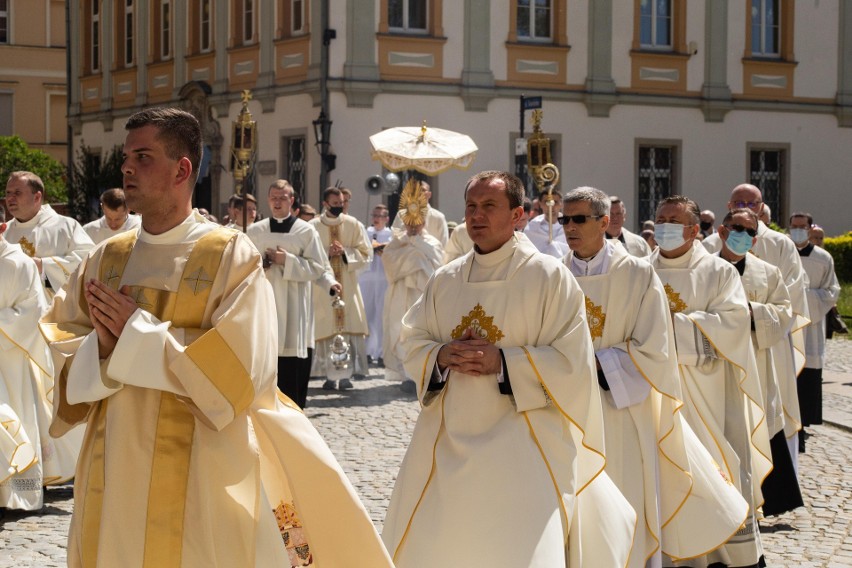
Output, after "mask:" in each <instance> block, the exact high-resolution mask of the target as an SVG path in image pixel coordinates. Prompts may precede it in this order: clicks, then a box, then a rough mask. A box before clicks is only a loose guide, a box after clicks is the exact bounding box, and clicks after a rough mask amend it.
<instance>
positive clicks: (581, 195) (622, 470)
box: [560, 187, 748, 568]
mask: <svg viewBox="0 0 852 568" xmlns="http://www.w3.org/2000/svg"><path fill="white" fill-rule="evenodd" d="M609 208H610V199H609V196H607V195H606V194H605V193H604V192H602V191H600V190H598V189H594V188H590V187H580V188H577V189H574V190H572V191H570V192H568V193H567V194H566V195H565V200H564V203H563V215H562V217H561V218H560V221H561V222H562V223H563V227H564V232H565V237H566V239H567V241H568V246H569V247H571V252H570V253H569V254H568V255H567V256H566V257H565V265H566V266H567V267H568V269H569V270H570V271H571V273H572V274H573V275H574V277H575V278H576V279H577V283H578V284H579V285H580V287H581V288H582V290H583V293H584V295H585V304H586V321H587V323H588V327H589V333H590V335H591V338H592V343H593V345H594V349H595V359H596V364H597V366H598V383H599V385H600V387H601V389H602V392H601V399H602V406H603V415H604V433H605V441H606V472H607V473H608V474H609V477H610V478H611V479H612V480H613V481H614V482H615V484H616V486H617V487H618V488H619V489H620V490H621V492H622V493H623V494H624V496H625V497H626V498H627V499H628V501H630V504H631V505H632V506H633V508H634V509H635V510H636V511H637V512H638V513H639V516H640V522H639V523H637V526H636V538H635V539H634V545H633V550H632V553H631V557H630V562H629V564H628V566H631V567H635V568H642V567H644V566H648V567H653V566H661V565H662V559H663V556H662V553H663V552H665V553H666V555H668V556H669V557H672V558H675V559H677V560H685V559H689V558H692V557H695V556H700V555H703V554H705V553H706V552H707V551H709V550H713V549H715V548H717V547H718V546H719V545H720V544H722V543H724V542H725V541H727V540H728V538H730V536H731V535H732V534H733V533H734V532H736V531H737V529H739V527H740V525H742V523H743V522H744V521H745V519H746V514H747V511H748V505H747V503H746V502H745V500H744V499H743V498H742V496H740V494H739V492H738V491H736V489H734V488H733V487H730V486H729V485H727V484H726V483H725V480H724V479H723V478H722V476H720V475H719V474H718V469H717V468H716V467H715V465H714V464H713V460H712V458H711V457H710V454H709V453H707V452H706V450H704V448H703V446H701V444H700V443H693V444H690V442H693V441H694V440H695V438H694V434H693V433H692V432H691V429H689V427H688V426H686V425H685V424H684V421H683V418H682V416H681V413H680V408H681V406H682V405H683V403H682V402H681V401H682V394H681V388H680V377H679V375H678V369H677V356H676V353H675V347H674V337H673V334H672V324H671V319H670V317H669V314H668V301H667V299H666V294H665V291H664V290H663V286H662V284H661V283H660V281H659V279H658V278H657V276H656V274H655V273H654V269H653V268H652V267H651V265H650V264H648V263H647V262H646V261H645V260H644V259H643V260H639V259H638V258H636V257H635V256H633V255H630V254H629V253H628V252H627V251H626V250H625V249H624V247H622V246H620V245H618V244H617V243H614V242H613V241H612V240H611V239H606V238H605V235H606V228H607V225H608V223H609V216H608V214H609ZM685 429H686V430H688V431H687V432H684V430H685Z"/></svg>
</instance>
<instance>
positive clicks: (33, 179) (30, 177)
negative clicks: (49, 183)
mask: <svg viewBox="0 0 852 568" xmlns="http://www.w3.org/2000/svg"><path fill="white" fill-rule="evenodd" d="M13 179H22V180H24V181H25V182H27V185H28V186H29V188H30V190H32V192H33V193H38V192H41V193H42V194H44V182H43V181H41V178H40V177H38V174H34V173H33V172H27V171H23V170H21V171H17V172H12V173H11V174H9V179H7V180H6V183H7V184H8V183H9V182H10V181H12V180H13Z"/></svg>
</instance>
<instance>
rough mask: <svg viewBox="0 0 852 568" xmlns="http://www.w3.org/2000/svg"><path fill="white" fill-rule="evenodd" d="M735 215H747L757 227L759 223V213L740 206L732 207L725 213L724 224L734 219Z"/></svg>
mask: <svg viewBox="0 0 852 568" xmlns="http://www.w3.org/2000/svg"><path fill="white" fill-rule="evenodd" d="M734 215H746V216H748V217H749V218H750V219H751V220H752V222H754V226H755V227H757V226H758V225H759V223H758V218H757V213H755V212H754V211H752V210H751V209H748V208H747V207H740V208H738V209H731V210H730V211H728V213H727V214H726V215H725V218H724V219H722V224H723V225H724V224H725V223H727V222H728V221H730V220H731V219H733V218H734Z"/></svg>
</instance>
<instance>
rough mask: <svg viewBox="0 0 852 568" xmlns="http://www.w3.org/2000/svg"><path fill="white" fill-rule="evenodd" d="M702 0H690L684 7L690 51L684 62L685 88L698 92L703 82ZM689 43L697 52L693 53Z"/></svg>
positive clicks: (703, 8) (703, 9) (687, 42)
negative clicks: (687, 58)
mask: <svg viewBox="0 0 852 568" xmlns="http://www.w3.org/2000/svg"><path fill="white" fill-rule="evenodd" d="M704 4H705V2H704V0H692V1H690V2H689V3H688V5H687V8H686V39H685V41H686V44H687V50H688V51H689V52H690V58H689V61H688V62H687V64H686V90H687V91H692V92H700V91H701V86H702V85H703V84H704V54H703V50H704V11H705V7H704ZM690 45H694V47H695V49H697V53H695V54H693V52H692V51H691V49H690V47H689V46H690Z"/></svg>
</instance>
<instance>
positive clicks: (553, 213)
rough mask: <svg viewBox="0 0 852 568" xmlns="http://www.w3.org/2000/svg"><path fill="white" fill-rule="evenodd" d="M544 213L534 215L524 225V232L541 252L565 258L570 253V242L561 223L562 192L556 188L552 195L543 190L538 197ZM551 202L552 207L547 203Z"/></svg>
mask: <svg viewBox="0 0 852 568" xmlns="http://www.w3.org/2000/svg"><path fill="white" fill-rule="evenodd" d="M538 201H539V203H541V208H542V211H543V213H542V214H541V215H538V216H537V217H533V218H532V219H530V220H529V222H528V223H527V226H526V227H524V234H525V235H526V236H527V238H528V239H529V240H531V241H532V243H533V244H534V245H535V248H537V249H538V250H539V252H543V253H544V254H547V255H550V256H553V257H556V258H559V259H561V258H563V257H564V256H565V255H566V254H567V253H568V242H567V241H566V240H565V233H563V232H562V226H561V225H560V224H559V215H561V214H562V194H561V193H559V192H558V191H556V190H554V191H553V192H552V195H550V196H548V193H547V192H546V191H545V192H542V193H541V195H539V199H538ZM548 202H550V207H548V205H547V203H548Z"/></svg>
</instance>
